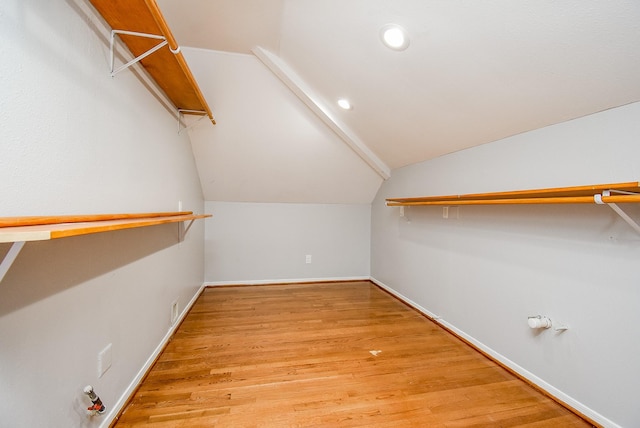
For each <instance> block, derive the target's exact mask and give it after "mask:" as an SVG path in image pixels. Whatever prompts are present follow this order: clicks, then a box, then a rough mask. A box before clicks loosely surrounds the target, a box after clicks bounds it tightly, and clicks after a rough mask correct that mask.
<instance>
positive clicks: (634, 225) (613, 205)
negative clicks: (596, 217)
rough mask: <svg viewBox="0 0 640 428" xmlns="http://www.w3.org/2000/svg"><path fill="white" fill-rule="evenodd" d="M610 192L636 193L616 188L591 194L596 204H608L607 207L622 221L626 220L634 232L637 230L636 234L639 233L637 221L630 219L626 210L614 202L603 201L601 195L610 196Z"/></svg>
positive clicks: (639, 228)
mask: <svg viewBox="0 0 640 428" xmlns="http://www.w3.org/2000/svg"><path fill="white" fill-rule="evenodd" d="M611 192H614V193H620V194H623V195H637V193H634V192H624V191H616V190H605V191H604V192H602V194H601V195H600V194H596V195H593V200H594V201H595V202H596V204H599V205H608V206H609V208H611V209H612V210H613V211H615V213H616V214H618V215H619V216H620V218H622V219H623V220H624V221H626V222H627V224H628V225H629V226H631V228H633V230H635V231H636V232H638V234H640V225H638V223H637V222H636V221H635V220H634V219H632V218H631V217H630V216H629V215H628V214H627V213H626V212H624V210H623V209H622V208H620V207H619V206H618V204H616V203H614V202H604V201H603V200H602V197H603V196H604V197H608V196H611Z"/></svg>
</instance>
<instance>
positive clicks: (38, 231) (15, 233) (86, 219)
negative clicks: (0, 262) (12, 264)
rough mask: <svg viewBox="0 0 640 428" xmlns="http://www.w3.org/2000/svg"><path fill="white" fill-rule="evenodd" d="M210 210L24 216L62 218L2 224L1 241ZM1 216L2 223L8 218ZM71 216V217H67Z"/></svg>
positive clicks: (143, 223)
mask: <svg viewBox="0 0 640 428" xmlns="http://www.w3.org/2000/svg"><path fill="white" fill-rule="evenodd" d="M211 216H212V215H211V214H193V213H192V212H190V211H185V212H175V213H141V214H98V215H88V216H58V217H22V219H26V220H25V222H29V221H31V220H32V219H53V218H58V219H62V221H61V222H57V223H46V224H30V225H29V224H26V225H21V226H6V227H0V243H7V242H20V241H42V240H49V239H57V238H65V237H70V236H79V235H87V234H91V233H99V232H109V231H115V230H122V229H131V228H138V227H147V226H155V225H159V224H166V223H177V222H183V221H190V220H197V219H203V218H208V217H211ZM20 218H21V217H5V218H0V223H2V222H7V221H6V219H11V221H12V222H14V223H15V222H16V220H15V219H20ZM67 220H72V221H67Z"/></svg>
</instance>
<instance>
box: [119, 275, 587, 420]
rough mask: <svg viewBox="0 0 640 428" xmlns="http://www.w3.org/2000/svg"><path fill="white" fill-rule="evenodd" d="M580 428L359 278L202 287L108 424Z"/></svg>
mask: <svg viewBox="0 0 640 428" xmlns="http://www.w3.org/2000/svg"><path fill="white" fill-rule="evenodd" d="M139 425H150V426H152V427H214V426H215V427H278V428H280V427H380V428H384V427H432V428H445V427H446V428H454V427H516V426H518V427H530V428H543V427H554V428H555V427H589V426H591V425H590V424H589V423H587V422H585V421H584V420H582V419H580V418H579V417H578V416H576V415H575V414H573V413H571V412H569V411H568V410H566V409H565V408H563V407H562V406H560V405H559V404H557V403H555V402H554V401H552V400H551V399H549V398H548V397H546V396H545V395H543V394H541V393H540V392H538V391H536V390H535V389H533V388H532V387H531V386H529V385H528V384H526V383H525V382H523V381H521V380H519V379H517V378H516V377H514V376H513V375H512V374H510V373H509V372H507V371H506V370H505V369H503V368H502V367H500V366H498V365H496V364H495V363H494V362H492V361H490V360H488V359H487V358H486V357H484V356H483V355H481V354H480V353H478V352H477V351H475V350H473V349H472V348H470V347H469V346H467V345H466V344H464V343H463V342H461V341H460V340H459V339H457V338H455V337H454V336H452V335H450V334H449V333H447V332H446V331H444V330H443V329H441V328H440V327H438V326H437V325H436V324H434V323H433V322H432V321H430V320H428V319H426V318H425V317H424V316H422V315H421V314H419V313H417V312H416V311H414V310H412V309H411V308H409V307H407V306H406V305H404V304H403V303H401V302H400V301H398V300H397V299H395V298H394V297H392V296H390V295H389V294H387V293H385V292H384V291H382V290H380V289H379V288H378V287H376V286H375V285H373V284H371V283H370V282H345V283H332V284H294V285H271V286H246V287H219V288H208V289H205V290H204V292H203V293H202V295H201V296H200V297H199V299H198V301H197V302H196V304H195V305H194V307H193V308H192V310H191V312H190V313H189V314H188V316H187V317H186V319H185V320H184V322H183V323H182V325H181V326H180V328H179V329H178V331H177V332H176V334H175V335H174V337H173V339H172V340H171V342H170V343H169V344H168V346H167V347H166V349H165V350H164V352H163V353H162V354H161V356H160V357H159V359H158V361H157V362H156V364H155V365H154V367H153V368H152V370H151V371H150V372H149V374H148V376H147V377H146V379H145V380H144V382H143V383H142V385H141V386H140V388H139V389H138V391H137V392H136V394H135V395H134V397H133V398H132V400H131V401H130V403H129V404H128V406H127V407H126V409H125V411H124V412H123V414H122V415H121V417H120V418H119V420H118V422H117V423H116V425H115V426H116V428H126V427H133V426H139Z"/></svg>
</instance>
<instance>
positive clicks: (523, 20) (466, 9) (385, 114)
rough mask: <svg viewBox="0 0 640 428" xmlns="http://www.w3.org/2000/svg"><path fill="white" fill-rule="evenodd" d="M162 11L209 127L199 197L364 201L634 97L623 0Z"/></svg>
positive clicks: (183, 4)
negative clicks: (465, 157)
mask: <svg viewBox="0 0 640 428" xmlns="http://www.w3.org/2000/svg"><path fill="white" fill-rule="evenodd" d="M158 4H159V5H160V7H161V9H162V11H163V13H164V15H165V18H166V19H167V21H168V22H169V25H170V26H171V28H172V31H173V33H174V35H175V36H176V38H177V40H178V42H179V43H180V44H181V45H183V46H186V47H191V48H195V49H186V50H185V56H186V57H187V60H188V61H189V63H190V65H191V67H192V71H193V72H194V75H195V76H196V78H197V80H198V82H199V83H200V85H201V86H202V88H203V91H204V92H205V96H206V97H207V98H208V100H209V102H210V104H211V107H212V109H213V110H214V115H215V116H216V119H217V121H218V125H216V127H215V128H216V129H212V127H211V126H210V125H209V127H208V128H205V127H204V125H198V126H196V127H194V128H192V130H191V131H190V132H191V136H192V144H193V146H194V153H195V155H196V160H197V162H198V168H199V171H200V175H201V180H202V184H203V189H204V190H205V198H206V199H222V200H252V201H257V200H262V199H264V200H266V201H281V202H296V201H302V202H348V201H352V202H366V201H367V200H369V201H370V200H371V198H372V197H373V195H374V194H375V191H376V189H377V187H378V186H379V184H380V182H381V180H382V179H383V178H386V176H385V173H384V169H385V168H387V171H389V170H393V169H394V168H398V167H402V166H405V165H408V164H412V163H416V162H420V161H424V160H427V159H431V158H434V157H437V156H441V155H444V154H447V153H451V152H454V151H458V150H462V149H465V148H468V147H472V146H476V145H480V144H484V143H488V142H491V141H496V140H498V139H501V138H504V137H507V136H511V135H514V134H518V133H522V132H526V131H529V130H532V129H537V128H540V127H544V126H547V125H551V124H554V123H559V122H563V121H567V120H571V119H574V118H577V117H581V116H584V115H588V114H592V113H595V112H598V111H602V110H605V109H609V108H612V107H616V106H620V105H624V104H628V103H631V102H635V101H639V100H640V2H638V1H634V0H629V1H621V0H612V1H606V2H603V1H601V0H563V1H557V0H539V1H529V0H486V1H474V0H393V1H391V0H386V1H383V0H235V1H228V0H181V1H176V0H158ZM388 23H395V24H398V25H400V26H402V27H403V28H404V29H406V31H407V33H408V34H409V37H410V45H409V47H408V48H407V49H406V50H404V51H394V50H391V49H389V48H387V47H385V46H384V45H383V44H382V43H381V40H380V35H379V33H380V29H381V27H383V26H384V25H385V24H388ZM261 53H262V55H261ZM265 56H266V58H267V59H269V58H270V59H272V60H273V62H274V63H275V64H276V66H275V69H274V67H273V65H272V66H271V67H269V66H268V64H266V63H265ZM283 75H284V76H285V80H286V79H287V78H288V84H287V82H286V81H285V80H283ZM342 97H344V98H348V99H349V100H350V101H351V103H352V104H353V108H352V109H351V110H342V109H340V108H339V107H338V106H337V105H336V101H337V99H338V98H342ZM310 104H311V107H312V108H310ZM313 106H315V107H316V110H317V111H315V112H314V109H313ZM318 111H320V113H318ZM327 123H329V125H328V124H327ZM332 124H333V128H332ZM341 132H342V133H343V135H340V133H341ZM345 135H346V139H345ZM345 142H346V144H345ZM372 165H373V167H372ZM376 165H378V168H377V170H376ZM381 169H382V170H383V171H382V173H381V171H380V170H381ZM256 170H257V171H259V173H260V176H259V178H256V175H255V172H256ZM252 174H253V175H252ZM292 175H296V176H297V177H298V178H297V179H296V180H294V182H291V180H292ZM256 186H257V187H256ZM275 186H277V187H278V189H279V190H278V192H277V193H278V195H275V194H273V189H272V188H273V187H275ZM256 188H257V189H261V190H260V191H256V190H255V189H256ZM269 189H271V190H269ZM309 190H312V191H315V192H316V195H323V196H322V197H319V196H318V197H310V196H309V195H308V194H309ZM260 192H262V193H260ZM265 192H266V193H265ZM305 193H306V194H307V196H304V195H303V194H305ZM261 194H262V195H265V197H264V198H261V197H260V195H261ZM338 195H341V196H338ZM355 195H359V196H357V197H356V196H355Z"/></svg>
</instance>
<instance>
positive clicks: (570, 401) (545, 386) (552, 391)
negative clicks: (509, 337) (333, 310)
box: [370, 277, 622, 428]
mask: <svg viewBox="0 0 640 428" xmlns="http://www.w3.org/2000/svg"><path fill="white" fill-rule="evenodd" d="M370 279H371V282H373V283H374V284H376V285H378V286H379V287H381V288H383V289H385V290H386V291H388V292H389V293H391V294H393V295H394V296H396V297H397V298H398V299H400V300H402V301H403V302H405V303H407V304H408V305H410V306H412V307H414V308H415V309H417V310H419V311H420V312H422V313H424V314H425V315H426V316H428V317H429V318H431V319H433V321H434V322H436V323H438V324H440V325H442V326H443V327H446V328H447V329H449V330H451V331H452V332H453V333H455V334H456V335H458V336H459V337H461V338H462V339H464V340H466V341H467V342H469V343H471V344H472V345H473V346H475V347H476V348H477V349H479V350H481V351H482V352H484V353H486V354H487V355H489V356H490V357H491V358H493V359H494V360H496V361H498V362H500V363H501V364H504V365H505V366H506V367H509V368H510V369H511V370H513V371H514V372H516V373H518V374H519V375H520V376H522V377H523V378H525V379H527V380H528V381H529V382H531V383H533V384H535V385H537V386H538V387H539V388H541V389H542V390H544V391H545V392H546V393H548V394H549V395H551V396H553V397H555V398H557V399H558V400H560V401H562V402H563V403H566V404H567V405H568V406H571V407H572V408H574V409H575V410H577V411H578V412H580V413H582V414H583V415H584V416H586V417H588V418H591V419H592V420H594V421H595V422H597V423H599V424H601V425H602V426H604V427H607V428H622V427H621V426H620V425H618V424H616V423H614V422H612V421H611V420H609V419H607V418H605V417H604V416H602V415H601V414H599V413H597V412H596V411H595V410H592V409H590V408H589V407H587V406H585V405H584V404H582V403H580V402H579V401H577V400H575V399H574V398H572V397H570V396H569V395H567V394H565V393H564V392H562V391H560V390H559V389H557V388H555V387H554V386H553V385H551V384H549V383H547V382H545V381H544V380H542V379H540V378H539V377H537V376H536V375H534V374H533V373H531V372H529V371H528V370H526V369H524V368H523V367H520V366H519V365H517V364H516V363H514V362H513V361H511V360H509V359H508V358H506V357H505V356H503V355H501V354H499V353H498V352H496V351H494V350H493V349H491V348H489V347H488V346H486V345H485V344H483V343H482V342H479V341H478V340H476V339H474V338H473V337H472V336H469V335H468V334H466V333H465V332H463V331H462V330H459V329H458V328H457V327H455V326H454V325H453V324H450V323H448V322H447V321H445V320H443V319H442V318H441V317H439V316H437V315H435V314H433V313H432V312H430V311H428V310H427V309H425V308H423V307H422V306H420V305H419V304H417V303H416V302H414V301H413V300H411V299H409V298H407V297H406V296H404V295H402V294H401V293H399V292H397V291H396V290H394V289H393V288H391V287H389V286H388V285H386V284H384V283H382V282H381V281H378V280H377V279H375V278H373V277H372V278H370Z"/></svg>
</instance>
